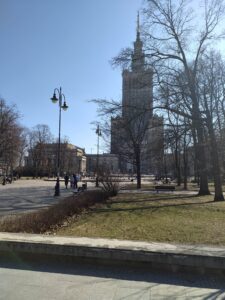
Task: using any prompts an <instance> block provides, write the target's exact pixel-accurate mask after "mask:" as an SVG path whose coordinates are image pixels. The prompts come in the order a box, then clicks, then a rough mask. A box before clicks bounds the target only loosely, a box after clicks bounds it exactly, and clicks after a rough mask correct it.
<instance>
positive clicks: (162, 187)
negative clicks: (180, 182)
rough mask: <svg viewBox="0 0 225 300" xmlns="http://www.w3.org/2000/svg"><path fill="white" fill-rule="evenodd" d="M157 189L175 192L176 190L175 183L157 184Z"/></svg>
mask: <svg viewBox="0 0 225 300" xmlns="http://www.w3.org/2000/svg"><path fill="white" fill-rule="evenodd" d="M155 190H156V191H157V193H158V192H159V191H170V192H173V191H175V185H156V186H155Z"/></svg>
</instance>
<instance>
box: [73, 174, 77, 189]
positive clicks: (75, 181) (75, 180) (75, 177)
mask: <svg viewBox="0 0 225 300" xmlns="http://www.w3.org/2000/svg"><path fill="white" fill-rule="evenodd" d="M73 187H74V188H75V189H77V175H76V174H73Z"/></svg>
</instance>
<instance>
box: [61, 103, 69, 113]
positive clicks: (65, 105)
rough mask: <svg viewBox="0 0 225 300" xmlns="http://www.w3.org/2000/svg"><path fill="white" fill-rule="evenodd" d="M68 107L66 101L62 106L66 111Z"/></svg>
mask: <svg viewBox="0 0 225 300" xmlns="http://www.w3.org/2000/svg"><path fill="white" fill-rule="evenodd" d="M68 107H69V106H68V105H67V104H66V101H64V103H63V105H62V109H63V110H65V111H66V110H67V109H68Z"/></svg>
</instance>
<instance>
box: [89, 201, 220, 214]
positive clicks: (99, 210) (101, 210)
mask: <svg viewBox="0 0 225 300" xmlns="http://www.w3.org/2000/svg"><path fill="white" fill-rule="evenodd" d="M150 201H151V202H153V201H155V200H150ZM150 201H149V202H150ZM121 203H124V204H126V203H127V202H121ZM131 203H133V202H132V201H131ZM209 203H214V201H213V200H210V201H206V202H197V203H179V204H174V203H173V204H166V205H157V206H156V205H149V206H138V207H132V208H131V207H130V208H129V207H128V208H112V207H110V208H109V207H107V208H92V209H91V210H90V213H105V212H120V211H126V212H128V211H130V212H132V211H138V210H139V211H141V210H149V211H152V212H155V211H157V210H160V209H163V208H169V207H183V206H190V205H191V206H193V205H201V206H202V205H205V204H209Z"/></svg>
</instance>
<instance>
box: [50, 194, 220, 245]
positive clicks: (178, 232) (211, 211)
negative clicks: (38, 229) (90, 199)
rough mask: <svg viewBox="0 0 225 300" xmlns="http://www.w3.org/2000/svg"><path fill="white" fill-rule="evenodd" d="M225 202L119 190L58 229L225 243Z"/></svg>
mask: <svg viewBox="0 0 225 300" xmlns="http://www.w3.org/2000/svg"><path fill="white" fill-rule="evenodd" d="M224 231H225V202H213V196H202V197H194V196H187V195H186V196H185V195H175V194H164V193H163V194H133V193H132V194H129V193H128V194H119V195H118V196H117V197H114V198H111V199H110V200H108V201H107V203H106V204H104V205H97V206H93V207H92V208H91V209H90V210H89V211H86V213H85V214H82V215H80V216H79V217H78V218H76V219H73V218H71V220H70V221H69V222H68V226H65V227H63V228H60V229H58V230H57V231H56V234H57V235H67V236H79V237H81V236H86V237H103V238H117V239H128V240H142V241H143V240H145V241H156V242H175V243H185V244H211V245H212V244H213V245H225V234H224Z"/></svg>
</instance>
